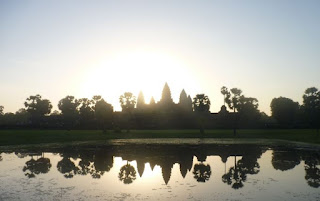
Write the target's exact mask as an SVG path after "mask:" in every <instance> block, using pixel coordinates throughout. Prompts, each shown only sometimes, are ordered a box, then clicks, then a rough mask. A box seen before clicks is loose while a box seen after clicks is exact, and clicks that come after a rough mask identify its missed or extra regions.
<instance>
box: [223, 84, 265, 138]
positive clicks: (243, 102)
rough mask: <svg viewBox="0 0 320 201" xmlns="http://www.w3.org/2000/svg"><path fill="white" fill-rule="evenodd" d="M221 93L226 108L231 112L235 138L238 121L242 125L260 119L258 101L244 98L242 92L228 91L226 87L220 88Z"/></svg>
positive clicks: (239, 90)
mask: <svg viewBox="0 0 320 201" xmlns="http://www.w3.org/2000/svg"><path fill="white" fill-rule="evenodd" d="M221 93H222V94H223V95H224V97H225V98H224V100H225V103H226V104H227V105H228V107H229V108H230V109H231V110H233V117H234V125H233V133H234V136H236V129H237V124H238V120H239V119H240V117H241V119H240V120H242V121H243V122H242V124H248V122H249V123H251V124H252V122H255V123H256V122H257V120H259V119H260V117H261V115H260V112H259V110H258V106H259V104H258V100H257V99H256V98H252V97H245V96H244V95H242V90H241V89H238V88H232V89H230V92H229V91H228V88H227V87H222V88H221ZM236 112H237V113H236Z"/></svg>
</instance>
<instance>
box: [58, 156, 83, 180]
mask: <svg viewBox="0 0 320 201" xmlns="http://www.w3.org/2000/svg"><path fill="white" fill-rule="evenodd" d="M57 168H58V171H59V172H61V173H62V174H63V175H64V177H65V178H72V177H73V176H74V175H75V174H76V173H77V171H78V170H79V169H78V168H77V167H76V166H75V165H74V163H73V162H72V161H71V160H70V158H69V157H67V156H64V157H63V158H62V160H61V161H59V162H58V164H57Z"/></svg>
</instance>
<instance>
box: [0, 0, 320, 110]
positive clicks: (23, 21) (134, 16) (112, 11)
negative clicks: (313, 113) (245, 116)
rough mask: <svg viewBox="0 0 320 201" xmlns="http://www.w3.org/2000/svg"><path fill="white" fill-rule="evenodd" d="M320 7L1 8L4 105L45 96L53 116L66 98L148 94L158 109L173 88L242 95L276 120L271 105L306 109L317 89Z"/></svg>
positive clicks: (313, 2)
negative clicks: (289, 102) (284, 102)
mask: <svg viewBox="0 0 320 201" xmlns="http://www.w3.org/2000/svg"><path fill="white" fill-rule="evenodd" d="M319 9H320V1H318V0H307V1H295V0H293V1H277V0H274V1H273V0H271V1H251V0H244V1H204V0H203V1H187V0H183V1H174V2H173V1H141V0H140V1H122V0H120V1H32V0H26V1H17V0H4V1H0V76H1V78H0V105H3V106H4V107H5V112H15V111H17V110H18V109H19V108H21V107H23V102H24V101H25V99H26V98H27V97H28V96H30V95H35V94H41V95H42V96H43V97H44V98H47V99H49V100H50V101H51V102H52V104H53V105H54V109H57V106H56V105H57V103H58V101H59V100H60V99H62V98H63V97H65V96H67V95H74V96H75V97H76V98H82V97H90V98H91V97H92V95H97V94H99V95H102V96H103V97H104V98H105V99H106V100H107V101H108V102H110V103H112V104H113V106H114V108H115V109H116V110H120V106H119V103H118V99H119V96H120V95H121V94H122V93H124V92H126V91H131V92H133V93H134V94H135V95H136V96H137V95H138V92H139V91H140V90H142V91H143V92H144V94H145V99H146V101H147V102H148V101H149V100H150V97H151V96H154V97H155V99H156V101H158V100H159V98H160V96H161V91H162V88H163V86H164V83H165V82H168V84H169V87H170V89H171V91H172V94H173V99H174V101H176V102H177V101H178V98H179V93H180V92H181V90H182V89H185V90H186V92H187V93H188V94H190V95H191V96H192V97H193V96H195V95H196V94H197V93H205V94H207V95H208V96H209V98H210V99H211V103H212V106H211V111H212V112H217V111H219V109H220V107H221V105H222V104H223V97H222V95H221V94H220V88H221V87H222V86H224V85H225V86H227V87H229V88H232V87H238V88H240V89H242V90H243V92H244V94H245V95H247V96H252V97H256V98H257V99H258V100H259V105H260V107H259V109H260V110H261V111H265V112H266V113H268V114H270V102H271V100H272V98H274V97H279V96H285V97H288V98H291V99H293V100H294V101H299V102H300V103H301V102H302V94H303V92H304V90H305V89H306V88H308V87H311V86H315V87H318V88H320V79H319V75H320V66H319V65H320V48H319V47H320V26H319V21H320V12H319Z"/></svg>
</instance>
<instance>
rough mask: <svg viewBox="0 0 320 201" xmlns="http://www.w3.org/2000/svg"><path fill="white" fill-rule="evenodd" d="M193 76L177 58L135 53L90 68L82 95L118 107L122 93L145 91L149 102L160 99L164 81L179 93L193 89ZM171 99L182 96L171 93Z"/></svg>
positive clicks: (81, 89) (107, 60)
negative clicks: (100, 99)
mask: <svg viewBox="0 0 320 201" xmlns="http://www.w3.org/2000/svg"><path fill="white" fill-rule="evenodd" d="M191 77H192V76H191V73H190V71H189V70H188V67H187V66H186V65H185V64H183V62H181V61H180V60H179V59H177V58H175V57H172V56H168V55H163V54H155V53H151V52H134V53H130V54H123V55H118V56H114V57H112V58H108V59H106V60H105V61H103V62H101V63H100V64H99V65H97V66H95V67H93V68H91V69H90V71H89V72H88V73H87V74H86V75H85V76H84V80H83V82H82V83H83V85H82V86H81V88H80V90H79V91H80V92H79V93H80V94H81V95H82V96H85V97H92V96H93V95H96V94H99V95H102V96H103V97H105V98H106V100H107V101H108V102H111V103H112V104H116V105H118V98H119V96H120V95H121V94H122V93H124V92H126V91H130V92H132V93H134V94H135V95H136V96H137V95H138V93H139V91H140V90H142V91H143V93H144V96H145V100H146V102H147V103H148V102H149V100H150V98H151V96H154V98H155V99H156V100H159V98H160V96H161V90H162V87H163V85H164V83H165V82H168V83H169V86H170V87H171V90H172V89H173V88H175V89H176V90H177V93H180V91H181V90H182V89H183V88H187V87H188V86H191V87H194V86H192V85H193V84H192V83H191V82H192V78H191ZM172 96H173V97H174V98H176V97H178V96H179V94H175V91H173V90H172ZM111 99H113V100H111ZM114 106H115V105H114Z"/></svg>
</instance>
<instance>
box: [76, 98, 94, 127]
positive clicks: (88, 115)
mask: <svg viewBox="0 0 320 201" xmlns="http://www.w3.org/2000/svg"><path fill="white" fill-rule="evenodd" d="M93 103H94V100H89V99H88V98H81V99H79V115H80V123H81V124H82V125H86V124H92V123H93V122H92V121H93V119H94V110H93Z"/></svg>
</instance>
